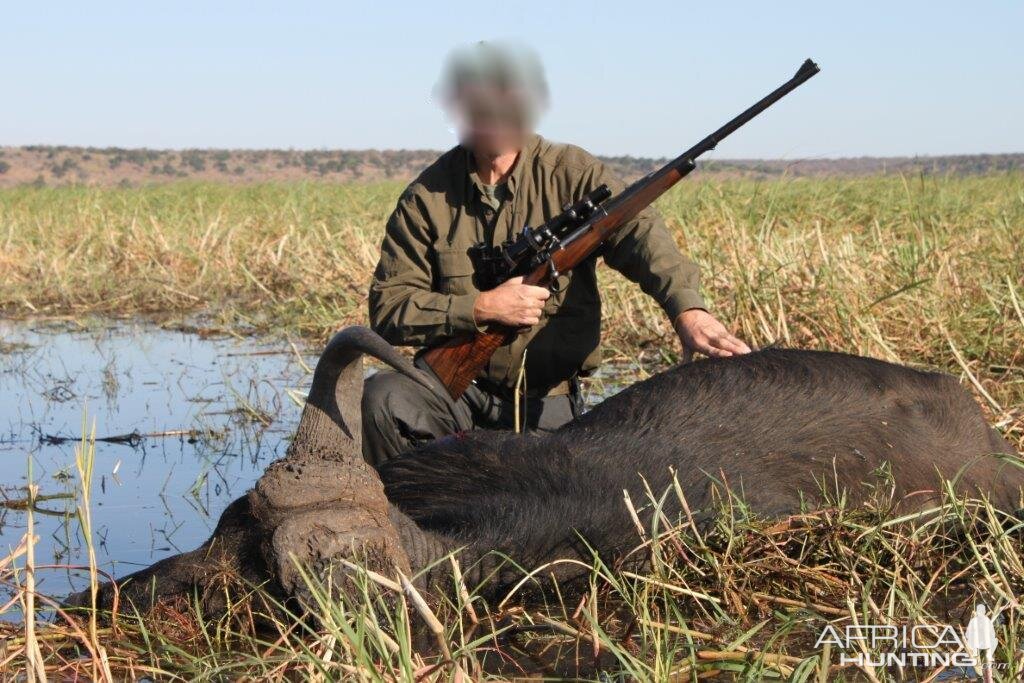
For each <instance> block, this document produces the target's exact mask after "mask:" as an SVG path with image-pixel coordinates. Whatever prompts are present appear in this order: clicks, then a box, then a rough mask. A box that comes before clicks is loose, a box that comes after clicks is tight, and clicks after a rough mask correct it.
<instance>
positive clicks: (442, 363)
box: [422, 59, 820, 399]
mask: <svg viewBox="0 0 1024 683" xmlns="http://www.w3.org/2000/svg"><path fill="white" fill-rule="evenodd" d="M818 71H820V69H819V68H818V65H817V64H815V63H814V62H813V61H811V60H810V59H808V60H806V61H805V62H804V63H803V64H802V65H801V66H800V68H799V69H798V70H797V72H796V74H795V75H794V76H793V77H792V78H790V79H789V80H788V81H786V82H785V83H783V84H782V85H781V86H779V87H778V88H776V89H775V90H773V91H772V92H770V93H768V94H767V95H765V96H764V97H763V98H761V99H760V100H758V101H757V102H756V103H754V104H753V105H752V106H750V107H749V108H747V109H746V110H745V111H743V112H742V113H740V114H739V115H738V116H736V117H735V118H733V119H732V120H730V121H729V122H728V123H726V124H725V125H724V126H722V127H721V128H719V129H718V130H716V131H715V132H714V133H712V134H711V135H709V136H707V137H706V138H704V139H703V140H701V141H700V142H698V143H697V144H696V145H694V146H693V147H691V148H690V149H688V150H686V151H685V152H683V153H682V154H680V155H679V156H678V157H676V158H675V159H673V160H672V161H670V162H668V163H667V164H665V165H664V166H662V167H661V168H660V169H658V170H657V171H654V172H653V173H649V174H648V175H646V176H644V177H643V178H641V179H640V180H638V181H636V182H635V183H633V184H632V185H630V186H629V187H627V188H626V189H625V190H623V191H622V192H621V193H620V194H619V195H618V196H616V197H613V198H611V199H608V195H609V193H608V188H607V187H604V186H601V187H599V188H597V189H596V190H594V191H593V192H591V193H590V194H588V195H586V196H584V197H583V198H582V199H580V200H579V201H577V202H576V203H575V204H572V205H567V206H566V207H564V210H563V213H561V214H559V215H558V216H555V217H554V218H552V219H550V220H549V221H547V222H546V223H545V224H544V225H543V226H541V227H540V228H537V229H532V228H524V229H523V231H522V233H521V234H520V235H519V237H518V238H517V239H516V240H515V241H514V242H506V243H504V244H502V245H501V246H498V247H491V246H488V245H477V246H476V247H474V250H473V251H474V252H475V254H474V262H475V263H476V264H477V268H478V270H479V271H480V272H479V275H480V278H481V280H482V284H484V285H485V286H484V287H483V288H484V289H488V288H490V287H493V286H497V285H498V284H500V283H501V282H503V281H504V280H506V279H508V278H510V277H514V276H516V275H523V276H524V277H523V282H524V283H525V284H529V285H537V286H541V287H550V286H552V284H553V283H554V281H555V278H556V277H557V276H558V275H559V273H566V272H569V271H570V270H572V269H573V268H575V267H576V266H577V265H579V264H580V263H582V262H583V260H584V259H586V258H587V257H588V256H590V255H591V254H593V253H594V252H595V251H596V250H597V249H598V248H599V247H600V246H601V244H603V243H604V241H605V240H606V239H608V237H609V236H610V235H611V234H612V233H613V232H615V231H616V230H618V229H619V228H620V227H622V226H623V225H625V224H626V223H628V222H629V221H630V220H632V219H633V218H634V217H635V216H636V215H637V214H638V213H640V211H642V210H643V209H644V208H645V207H647V206H648V205H650V204H651V203H652V202H654V200H656V199H657V198H658V197H660V196H661V195H662V194H664V193H665V191H666V190H668V189H669V188H670V187H672V186H673V185H675V184H676V183H677V182H679V181H680V180H682V179H683V178H684V177H686V176H687V175H688V174H689V173H690V171H692V170H693V169H694V168H695V166H696V159H697V157H699V156H700V155H702V154H704V153H706V152H709V151H711V150H713V149H714V148H715V147H716V146H717V145H718V143H720V142H721V141H722V140H723V139H725V138H726V137H728V136H729V135H731V134H732V133H733V132H735V131H736V130H737V129H738V128H740V127H741V126H743V125H744V124H745V123H747V122H748V121H750V120H751V119H752V118H754V117H755V116H757V115H758V114H760V113H761V112H763V111H764V110H765V109H767V108H768V107H770V106H771V105H773V104H774V103H775V102H777V101H779V100H780V99H782V98H783V97H785V96H786V95H787V94H789V93H790V92H792V91H793V90H794V89H796V88H797V87H798V86H800V85H801V84H802V83H804V82H805V81H807V79H809V78H811V77H812V76H814V74H816V73H818ZM606 200H607V201H606ZM515 334H516V330H514V329H509V328H505V327H502V326H498V325H491V326H490V327H488V328H487V329H486V330H485V331H484V332H481V333H479V334H475V335H471V336H465V337H454V338H452V339H450V340H448V341H447V342H445V343H443V344H441V345H440V346H435V347H433V348H430V349H427V350H426V351H424V352H423V353H422V358H423V360H424V361H425V363H426V365H427V366H429V367H430V369H431V370H433V372H434V374H435V375H436V376H437V378H438V379H439V380H440V381H441V383H442V384H444V385H445V387H446V388H447V389H448V393H449V394H451V396H452V398H453V399H458V398H459V397H460V396H462V393H463V392H464V391H465V390H466V388H467V387H468V386H469V385H470V383H471V382H472V381H473V380H475V379H476V378H477V376H478V375H479V374H480V372H481V371H482V370H483V368H484V367H485V366H486V365H487V362H488V361H489V360H490V358H491V356H492V355H494V352H495V351H496V350H497V349H498V348H499V347H500V346H502V345H503V344H506V343H508V342H509V341H511V339H512V338H513V337H514V336H515Z"/></svg>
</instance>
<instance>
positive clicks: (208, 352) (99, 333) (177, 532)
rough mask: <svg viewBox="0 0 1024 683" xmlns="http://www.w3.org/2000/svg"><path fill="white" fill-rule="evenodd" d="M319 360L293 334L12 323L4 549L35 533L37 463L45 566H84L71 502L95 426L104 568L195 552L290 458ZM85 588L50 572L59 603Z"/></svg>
mask: <svg viewBox="0 0 1024 683" xmlns="http://www.w3.org/2000/svg"><path fill="white" fill-rule="evenodd" d="M313 364H315V356H309V355H307V356H305V357H304V358H300V356H299V354H298V351H297V350H295V349H294V348H293V346H292V345H289V344H287V343H285V342H284V341H283V340H277V341H274V342H271V341H266V340H263V341H259V340H252V339H243V340H239V339H233V338H202V337H200V336H197V335H194V334H187V333H183V332H178V331H170V330H164V329H160V328H159V327H157V326H155V325H152V324H146V323H130V324H125V323H112V324H108V325H103V326H98V327H95V328H90V329H78V330H72V329H69V328H68V327H67V326H66V325H53V324H50V325H39V324H34V325H26V324H21V323H13V322H10V321H0V397H2V403H0V461H2V462H3V467H2V469H0V493H2V497H0V543H3V545H4V548H5V552H6V549H7V548H10V547H14V546H15V545H16V544H17V543H18V542H19V541H20V539H21V537H22V535H23V534H24V532H25V523H26V519H25V512H24V509H22V507H21V506H20V505H19V503H20V502H22V501H24V500H25V497H26V491H25V486H26V484H27V483H28V479H27V476H28V471H29V460H30V459H31V466H32V473H33V479H34V480H35V481H36V482H37V483H38V484H39V490H40V494H41V497H40V499H39V500H38V502H37V507H36V510H37V511H38V512H39V513H40V514H37V515H36V520H35V521H36V532H37V534H38V535H39V543H38V544H37V546H36V561H37V562H38V563H40V564H44V563H53V564H72V565H74V564H84V563H85V561H86V557H85V545H84V543H83V539H82V538H81V535H80V531H79V528H78V523H77V521H76V520H75V518H74V517H73V515H74V511H75V501H74V499H73V498H71V497H68V495H69V494H71V493H72V492H73V491H74V490H75V487H76V478H77V473H76V471H75V466H74V448H75V445H76V443H77V441H78V438H79V437H80V436H81V434H82V431H83V428H85V429H88V430H91V429H92V428H93V425H95V430H96V435H97V436H98V437H100V438H102V439H104V440H103V441H99V442H98V443H97V444H96V465H95V473H94V482H93V484H94V487H93V498H94V504H93V525H94V528H95V530H96V541H97V544H98V547H97V557H98V560H99V562H100V564H101V567H102V569H104V570H106V571H109V572H111V573H113V574H114V575H121V574H124V573H127V572H129V571H132V570H134V569H135V568H136V567H139V566H144V565H148V564H151V563H152V562H154V561H156V560H159V559H160V558H162V557H165V556H167V555H170V554H173V553H176V552H179V551H182V550H189V549H192V548H194V547H195V546H197V545H198V544H200V543H201V542H202V541H204V540H205V539H206V537H207V536H208V535H209V533H210V531H211V530H212V528H213V526H214V525H215V524H216V521H217V518H218V517H219V515H220V513H221V511H222V510H223V509H224V507H225V506H227V504H228V503H229V502H231V501H232V500H233V499H234V498H236V497H237V496H239V495H241V494H242V493H244V492H245V491H246V489H248V488H249V487H250V486H251V485H252V483H253V482H254V481H255V480H256V479H257V478H258V477H259V475H260V474H261V473H262V471H263V469H264V468H265V467H266V466H267V464H268V463H270V462H271V461H272V460H274V459H275V458H278V457H280V456H282V455H283V454H284V450H285V448H286V447H287V439H288V437H289V436H290V434H291V432H292V431H293V429H294V426H295V424H296V422H297V420H298V416H299V400H301V397H303V396H305V394H306V391H307V390H308V382H309V379H310V375H309V373H308V371H307V368H308V365H313ZM83 416H86V420H87V422H86V424H85V425H83ZM5 500H6V505H5V504H4V503H5ZM84 585H85V583H84V581H83V580H82V579H81V578H80V577H79V576H78V575H77V574H76V573H75V572H59V571H46V572H40V577H39V589H40V590H41V591H43V592H45V593H48V594H51V595H63V594H65V593H67V592H68V591H70V590H72V589H78V588H81V587H83V586H84Z"/></svg>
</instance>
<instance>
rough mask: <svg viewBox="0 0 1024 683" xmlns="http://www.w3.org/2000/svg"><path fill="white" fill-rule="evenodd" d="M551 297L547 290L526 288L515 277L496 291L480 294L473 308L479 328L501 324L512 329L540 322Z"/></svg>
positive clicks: (520, 279) (532, 287)
mask: <svg viewBox="0 0 1024 683" xmlns="http://www.w3.org/2000/svg"><path fill="white" fill-rule="evenodd" d="M549 296H551V292H549V291H548V290H547V289H546V288H544V287H534V286H533V285H524V284H523V278H522V277H514V278H512V279H511V280H507V281H506V282H503V283H501V284H500V285H498V286H497V287H495V288H494V289H491V290H488V291H486V292H480V294H479V295H478V296H477V298H476V303H475V304H474V305H473V317H474V318H476V323H477V325H483V324H484V323H499V324H501V325H506V326H508V327H530V326H531V325H536V324H537V323H539V322H540V314H541V311H543V310H544V302H545V301H547V299H548V297H549Z"/></svg>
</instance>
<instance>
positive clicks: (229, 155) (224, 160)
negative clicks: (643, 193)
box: [0, 145, 1024, 187]
mask: <svg viewBox="0 0 1024 683" xmlns="http://www.w3.org/2000/svg"><path fill="white" fill-rule="evenodd" d="M439 154H440V152H438V151H434V150H404V149H403V150H282V149H262V150H228V149H186V150H155V149H125V148H120V147H67V146H50V145H29V146H25V147H0V186H7V187H10V186H13V185H22V184H37V185H65V184H88V185H136V184H149V183H155V182H166V181H168V180H175V179H186V178H191V179H200V180H215V181H229V182H266V181H272V180H303V179H323V180H333V181H361V180H362V181H371V180H384V179H395V180H409V179H411V178H413V177H415V175H416V174H417V173H419V172H420V171H421V170H422V169H423V168H425V167H426V166H427V165H428V164H429V163H430V162H431V161H433V160H434V159H436V158H437V156H438V155H439ZM601 159H602V160H603V161H605V162H606V163H607V164H608V165H609V166H611V168H612V169H613V170H614V171H615V172H616V173H618V174H619V175H620V176H622V177H623V178H626V179H634V178H638V177H640V176H642V175H644V174H646V173H648V172H650V171H652V170H654V169H655V168H658V166H660V165H661V164H663V163H664V162H665V159H650V158H642V157H632V156H618V157H601ZM699 167H700V170H701V171H702V172H703V173H704V174H709V175H713V176H716V177H743V178H773V177H780V176H827V175H838V176H860V175H874V174H886V173H904V174H920V173H926V174H954V175H968V174H981V173H991V172H1001V171H1011V170H1020V169H1024V153H1020V154H971V155H962V156H935V157H889V158H882V157H856V158H846V159H813V158H812V159H788V160H760V159H734V160H712V161H705V162H701V163H700V164H699Z"/></svg>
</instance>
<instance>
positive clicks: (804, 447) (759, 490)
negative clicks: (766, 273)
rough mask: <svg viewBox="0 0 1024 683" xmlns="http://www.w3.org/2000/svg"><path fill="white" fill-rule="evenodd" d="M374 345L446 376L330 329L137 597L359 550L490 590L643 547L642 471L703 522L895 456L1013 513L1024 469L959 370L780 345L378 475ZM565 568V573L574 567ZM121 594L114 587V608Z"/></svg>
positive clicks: (354, 331)
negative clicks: (237, 470)
mask: <svg viewBox="0 0 1024 683" xmlns="http://www.w3.org/2000/svg"><path fill="white" fill-rule="evenodd" d="M364 354H369V355H372V356H375V357H376V358H378V359H380V360H382V361H384V362H385V363H387V364H388V365H390V366H391V367H393V368H395V369H396V370H397V371H399V372H402V373H404V374H406V375H408V376H410V377H412V378H415V379H416V380H417V381H419V382H423V383H426V384H430V383H431V382H432V381H434V380H432V378H431V377H429V376H427V375H426V373H424V372H422V371H420V370H419V369H417V368H416V367H414V366H413V365H412V364H411V363H410V362H409V361H408V360H407V359H405V358H404V357H403V356H401V355H400V354H399V353H398V352H397V351H396V350H395V349H394V348H392V347H391V346H390V345H388V344H387V343H386V342H384V341H383V340H382V339H381V338H380V337H378V336H377V335H376V334H374V333H373V332H371V331H369V330H367V329H365V328H362V327H350V328H347V329H345V330H343V331H342V332H340V333H338V334H337V335H335V337H334V338H333V339H332V340H331V342H330V343H329V344H328V346H327V348H326V349H325V351H324V353H323V355H322V357H321V358H320V362H319V363H318V364H317V367H316V371H315V373H314V377H313V385H312V388H311V390H310V394H309V399H308V402H307V405H306V407H305V409H304V411H303V413H302V419H301V421H300V423H299V426H298V428H297V430H296V433H295V437H294V440H293V441H292V443H291V446H290V448H289V450H288V453H287V455H286V457H284V458H283V459H281V460H278V461H276V462H274V463H273V464H271V465H270V466H269V467H268V469H267V471H266V473H265V474H264V475H263V477H262V478H261V479H260V480H259V481H258V482H257V484H256V486H255V487H254V488H253V489H252V490H251V491H250V492H249V493H248V495H246V496H244V497H242V498H239V499H238V500H236V501H234V502H233V503H232V504H231V505H230V506H229V507H228V509H227V510H226V511H225V512H224V514H223V516H222V517H221V519H220V521H219V523H218V526H217V528H216V530H215V531H214V533H213V535H212V536H211V537H210V539H209V540H208V541H207V542H206V543H204V544H203V545H202V546H201V547H199V548H198V549H196V550H194V551H192V552H188V553H184V554H181V555H177V556H175V557H171V558H168V559H165V560H162V561H160V562H158V563H156V564H155V565H153V566H152V567H150V568H148V569H146V570H143V571H140V572H137V573H135V574H132V575H131V576H128V577H126V578H124V579H121V580H120V581H119V582H118V583H119V586H120V592H121V597H122V599H124V598H128V599H129V600H130V601H131V602H132V603H134V604H135V606H136V607H137V608H139V609H145V608H146V607H148V606H149V605H151V604H152V600H153V599H164V598H172V597H175V596H181V595H183V594H192V593H193V592H194V591H198V592H199V594H200V595H201V596H202V598H203V600H204V603H203V604H204V605H205V607H206V608H207V609H209V610H211V611H212V610H216V609H218V608H219V607H218V606H219V605H220V606H222V605H223V600H224V591H223V587H224V586H225V585H227V582H228V578H227V577H231V578H233V579H237V578H238V577H241V578H242V579H244V580H246V581H248V582H252V583H258V584H264V585H265V586H267V588H268V589H269V590H271V591H272V594H274V595H276V596H278V597H280V598H285V599H289V598H298V599H299V602H300V603H301V598H302V597H303V595H304V586H305V584H304V582H303V579H302V576H301V574H300V572H299V570H298V569H297V568H296V561H297V562H298V563H301V564H302V565H303V566H305V567H308V568H309V569H310V570H311V571H312V573H313V574H314V575H317V576H320V577H326V576H327V575H328V574H332V573H333V574H332V578H336V579H341V580H343V578H344V576H345V575H346V574H345V573H346V572H348V571H350V569H346V567H345V563H344V562H341V561H340V560H351V559H356V560H358V561H359V562H361V563H363V564H364V566H367V567H369V568H372V569H375V570H377V571H378V572H381V573H383V574H386V575H392V576H393V575H394V572H395V569H396V568H397V569H399V570H401V571H402V572H404V573H405V574H407V575H411V574H417V573H418V574H419V577H418V579H417V581H418V582H419V583H420V585H421V586H427V587H429V586H430V585H433V584H434V583H435V582H436V581H439V580H440V579H442V578H443V576H442V574H443V572H445V571H446V569H447V568H448V566H449V565H448V563H446V562H438V561H439V560H441V559H443V558H444V557H445V556H446V555H447V554H448V553H450V552H452V551H453V550H456V549H459V548H461V549H462V552H461V555H460V557H461V563H462V565H463V567H464V568H465V569H464V571H465V573H466V581H467V583H468V584H469V585H471V586H473V585H478V584H481V585H483V590H484V591H491V592H492V593H493V592H495V591H500V590H501V588H502V586H504V585H507V582H508V581H510V580H512V579H513V578H516V577H517V576H518V574H517V573H516V571H515V570H514V569H513V567H512V566H511V565H509V564H508V563H503V561H502V559H501V557H500V555H498V554H495V553H493V552H492V551H498V552H499V553H504V554H506V555H508V556H511V557H512V558H514V559H515V560H516V561H517V562H518V563H519V564H520V565H521V566H523V567H527V568H532V567H535V566H538V565H540V564H541V563H544V562H546V561H549V560H553V559H557V558H566V557H583V558H586V559H589V558H590V557H591V553H592V552H595V551H596V552H598V553H600V554H601V555H602V556H603V557H604V558H606V559H608V560H615V559H616V558H617V557H621V555H622V553H623V552H624V551H626V550H627V549H629V548H631V547H633V546H634V545H636V543H637V532H636V529H635V526H634V523H633V522H632V520H631V519H630V517H629V515H628V514H627V511H626V509H625V506H624V504H623V503H622V500H623V490H627V491H629V493H630V495H631V498H632V500H634V501H638V500H643V499H644V498H645V494H644V491H645V488H644V487H645V483H644V482H645V481H646V485H647V486H649V487H650V489H651V490H652V491H654V492H659V493H660V492H661V491H664V490H666V489H667V487H668V486H670V485H671V476H672V475H671V472H670V470H672V469H674V470H675V471H676V472H677V476H678V480H679V483H680V484H681V487H682V490H683V492H684V493H685V497H686V499H687V501H688V503H689V507H690V508H691V510H692V511H693V512H694V513H695V514H696V515H698V516H701V515H703V516H704V517H705V518H707V516H708V515H709V514H711V513H712V511H713V510H714V509H715V506H716V505H717V503H716V502H715V500H713V497H714V495H715V494H714V493H713V489H714V487H715V486H716V484H715V482H716V480H717V481H718V482H719V485H718V490H719V492H720V491H721V490H722V485H723V484H727V485H728V486H729V487H730V489H731V490H732V491H734V492H737V493H740V494H741V495H742V498H743V499H744V500H745V501H746V503H747V504H748V506H749V507H750V508H751V510H753V511H754V512H757V513H760V514H762V515H766V516H779V515H786V514H789V513H794V512H798V511H799V510H800V509H801V506H802V505H806V504H808V502H810V503H812V504H813V502H814V501H815V500H816V499H817V500H820V498H821V493H822V491H823V487H825V489H827V490H830V491H832V492H835V491H845V493H846V494H847V495H848V496H849V497H850V498H851V499H853V500H858V499H862V498H864V497H866V496H868V495H869V491H870V486H871V485H877V484H878V483H879V480H880V477H879V476H878V475H877V474H876V472H878V471H879V470H881V469H884V468H888V470H889V472H890V474H889V475H887V476H888V477H889V479H888V480H887V485H888V486H891V487H893V488H894V489H895V495H896V496H897V497H903V496H908V498H907V500H908V501H910V502H909V503H908V504H910V505H919V504H922V503H925V502H927V501H928V500H929V498H932V499H933V498H934V497H935V496H936V495H937V494H936V493H935V492H936V490H937V484H938V482H939V478H940V477H941V478H946V479H953V480H955V481H956V486H957V487H958V488H959V490H960V491H963V492H965V493H971V494H983V495H986V496H990V497H991V499H992V500H993V502H994V503H995V504H996V505H997V506H999V507H1001V508H1002V509H1009V510H1015V509H1016V507H1017V506H1018V504H1019V496H1020V490H1021V486H1022V485H1024V470H1022V469H1020V468H1019V467H1016V466H1015V465H1013V464H1012V463H1010V462H1008V461H1007V459H1006V458H1005V457H999V456H998V455H995V454H1011V453H1013V450H1012V449H1011V447H1010V445H1009V444H1008V443H1007V442H1006V441H1005V440H1003V439H1002V438H1001V437H1000V436H999V435H998V434H997V433H996V432H995V431H994V430H993V429H992V428H991V427H989V426H988V425H987V424H986V422H985V420H984V418H983V416H982V413H981V411H980V409H979V408H978V406H977V404H976V403H975V402H974V400H973V399H972V397H971V396H970V395H969V394H968V392H966V391H965V390H964V389H963V388H961V387H960V386H959V385H958V383H957V382H956V381H955V380H954V379H953V378H951V377H949V376H946V375H942V374H936V373H929V372H920V371H917V370H913V369H909V368H906V367H901V366H898V365H892V364H889V363H885V362H882V361H878V360H873V359H870V358H863V357H858V356H851V355H846V354H841V353H830V352H819V351H799V350H779V349H772V350H766V351H759V352H755V353H752V354H750V355H746V356H741V357H736V358H729V359H721V360H703V361H699V362H696V363H691V364H687V365H681V366H678V367H675V368H672V369H670V370H667V371H665V372H662V373H660V374H658V375H655V376H654V377H651V378H650V379H647V380H645V381H643V382H639V383H638V384H635V385H633V386H631V387H629V388H628V389H626V390H624V391H622V392H621V393H619V394H618V395H616V396H614V397H612V398H609V399H608V400H606V401H605V402H603V403H602V404H600V405H598V406H597V407H595V408H594V409H593V410H591V411H590V412H588V413H586V414H585V415H583V416H582V417H580V418H579V419H577V420H576V421H574V422H572V423H570V424H568V425H566V426H565V427H563V428H562V429H561V430H559V431H558V432H556V433H554V434H552V435H550V436H545V437H540V436H521V435H514V434H509V433H495V432H483V431H480V432H471V433H467V434H459V435H453V436H451V437H446V438H443V439H440V440H438V441H435V442H433V443H430V444H427V445H425V446H424V447H421V448H419V449H417V450H415V451H413V452H410V453H407V454H404V455H403V456H401V457H400V458H398V459H396V460H394V461H392V462H391V463H389V464H387V465H386V466H385V467H384V468H382V470H381V472H380V473H379V474H378V472H376V471H374V470H373V469H372V468H371V467H370V466H369V465H367V464H366V463H365V462H364V461H363V458H362V455H361V440H360V422H361V415H360V399H361V394H362V384H363V376H364V375H363V366H362V357H363V355H364ZM915 494H916V495H915ZM667 512H669V513H672V512H673V510H671V509H669V510H667ZM432 565H433V567H432ZM430 567H432V568H430ZM428 568H430V569H428ZM560 571H561V572H563V573H562V574H560V575H558V576H556V578H557V579H559V580H568V579H571V578H572V577H571V572H572V571H579V570H577V569H571V568H563V569H561V570H560ZM236 585H237V584H236ZM112 595H113V591H112V590H111V587H110V586H109V585H108V586H105V587H103V589H102V591H101V594H100V602H101V604H103V605H105V606H107V607H109V606H110V605H111V598H112ZM70 602H71V604H77V605H82V604H88V596H87V595H86V594H84V593H83V594H78V595H76V596H74V597H73V598H72V599H71V601H70Z"/></svg>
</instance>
